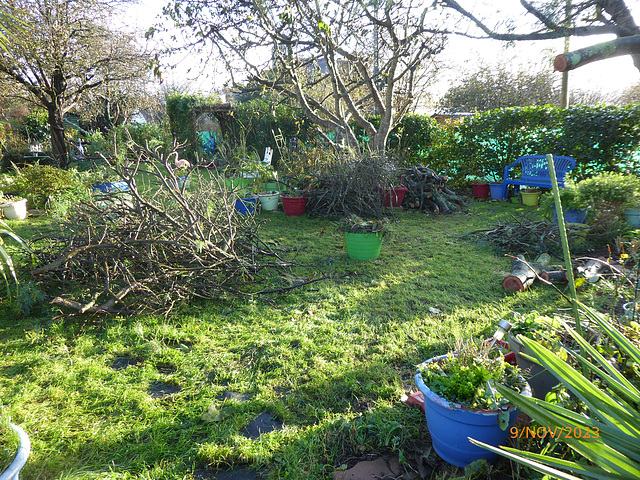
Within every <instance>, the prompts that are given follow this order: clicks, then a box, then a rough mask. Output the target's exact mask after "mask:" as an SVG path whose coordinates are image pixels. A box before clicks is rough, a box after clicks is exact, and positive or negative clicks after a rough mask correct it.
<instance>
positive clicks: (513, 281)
mask: <svg viewBox="0 0 640 480" xmlns="http://www.w3.org/2000/svg"><path fill="white" fill-rule="evenodd" d="M532 269H533V270H532ZM542 271H543V268H542V266H541V265H539V264H536V263H529V264H528V265H527V263H526V262H525V259H524V257H523V256H522V255H518V256H517V257H516V258H514V259H513V260H511V274H510V275H509V276H508V277H506V278H505V279H504V280H503V281H502V287H503V288H504V289H505V290H509V291H511V292H524V291H525V290H526V289H527V288H529V287H530V286H531V284H532V283H533V281H534V280H535V279H536V274H538V275H540V274H541V273H542Z"/></svg>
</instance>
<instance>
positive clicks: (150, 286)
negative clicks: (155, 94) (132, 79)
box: [32, 148, 297, 315]
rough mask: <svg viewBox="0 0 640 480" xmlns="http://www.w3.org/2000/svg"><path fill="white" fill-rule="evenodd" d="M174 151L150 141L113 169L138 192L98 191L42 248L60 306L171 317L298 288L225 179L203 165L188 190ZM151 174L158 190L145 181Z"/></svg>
mask: <svg viewBox="0 0 640 480" xmlns="http://www.w3.org/2000/svg"><path fill="white" fill-rule="evenodd" d="M172 158H173V159H175V160H177V158H178V156H177V153H176V152H175V150H174V151H173V152H171V153H170V154H168V155H167V156H162V155H161V154H159V153H158V152H157V151H155V152H154V151H150V150H148V149H141V148H140V149H139V154H138V158H137V160H135V161H133V162H132V163H131V164H130V165H128V166H122V165H118V166H114V167H113V168H114V169H115V170H116V172H117V173H118V175H119V177H120V178H122V179H123V180H124V181H126V183H127V184H128V186H129V190H127V191H125V192H117V193H110V194H108V195H102V196H99V197H98V196H96V197H95V198H94V201H92V202H88V203H85V204H83V205H82V206H81V207H80V208H79V210H78V211H77V213H76V214H75V215H74V217H73V218H72V219H70V220H69V221H65V222H64V223H63V224H62V225H60V228H59V230H58V231H59V233H54V234H50V235H47V236H46V237H44V238H41V239H39V240H38V241H36V242H35V243H34V244H33V245H32V250H33V251H34V253H35V255H36V257H37V258H38V260H39V261H40V265H41V266H40V267H39V268H37V269H36V270H35V271H33V272H32V273H33V275H35V276H37V277H38V278H39V279H41V280H43V281H44V283H45V284H46V285H48V287H49V288H50V289H51V290H53V291H54V292H56V293H54V295H55V298H54V300H53V303H54V304H57V305H59V306H62V307H65V308H68V309H71V310H73V311H76V312H79V313H91V314H106V315H109V314H110V315H115V314H118V315H129V314H140V313H143V312H145V313H151V312H154V313H160V314H168V313H169V312H170V311H171V310H172V309H173V308H175V307H176V306H178V305H180V304H182V303H185V302H188V301H190V300H194V299H218V298H220V297H223V296H242V295H257V294H260V293H266V292H278V291H285V290H289V289H291V288H292V285H291V283H290V281H289V280H287V279H290V278H292V276H291V274H290V272H291V269H292V268H293V267H294V266H295V265H294V264H293V263H292V262H291V261H288V260H286V259H285V258H283V256H282V253H283V252H282V251H276V250H274V248H272V247H271V246H269V245H267V244H266V243H265V242H263V241H262V240H261V239H260V237H259V236H258V226H259V225H258V224H257V223H256V222H255V220H254V218H253V216H250V215H247V216H243V215H240V214H239V213H238V212H236V210H235V208H234V203H233V199H232V197H231V195H230V193H229V192H228V191H227V190H226V189H225V188H224V186H223V185H220V184H218V182H217V181H216V180H207V181H205V180H203V179H202V178H200V177H199V175H198V174H197V171H195V170H194V168H193V167H192V168H191V169H190V171H189V172H187V176H188V178H190V181H191V183H192V185H191V186H190V188H189V190H188V191H186V190H185V187H184V186H183V185H182V183H181V182H180V181H179V178H178V176H177V175H176V167H175V166H174V165H178V162H177V161H174V162H172V161H171V159H172ZM141 179H145V181H146V182H149V183H150V184H151V185H152V186H153V188H147V189H145V188H143V187H139V186H138V182H139V181H140V180H141ZM194 183H195V185H194ZM294 286H297V285H294Z"/></svg>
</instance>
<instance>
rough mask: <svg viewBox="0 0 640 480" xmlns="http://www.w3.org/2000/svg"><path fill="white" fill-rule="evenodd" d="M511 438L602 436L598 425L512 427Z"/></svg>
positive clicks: (582, 437)
mask: <svg viewBox="0 0 640 480" xmlns="http://www.w3.org/2000/svg"><path fill="white" fill-rule="evenodd" d="M509 433H510V438H541V439H542V438H547V437H548V438H555V439H558V440H560V439H567V438H579V439H584V440H590V439H591V440H593V439H596V438H600V429H599V428H598V427H554V428H549V427H511V428H510V429H509Z"/></svg>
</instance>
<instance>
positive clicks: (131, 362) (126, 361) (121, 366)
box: [111, 357, 138, 370]
mask: <svg viewBox="0 0 640 480" xmlns="http://www.w3.org/2000/svg"><path fill="white" fill-rule="evenodd" d="M137 364H138V360H137V359H135V358H131V357H118V358H116V359H115V360H114V361H113V363H112V364H111V368H113V369H114V370H125V369H127V368H129V367H135V366H136V365H137Z"/></svg>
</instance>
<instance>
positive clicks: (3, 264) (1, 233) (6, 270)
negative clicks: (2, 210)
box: [0, 220, 29, 298]
mask: <svg viewBox="0 0 640 480" xmlns="http://www.w3.org/2000/svg"><path fill="white" fill-rule="evenodd" d="M3 238H11V239H12V240H13V241H14V242H15V243H17V244H18V245H19V246H21V247H22V248H24V249H26V250H29V247H27V244H26V243H25V242H24V240H23V239H22V238H21V237H20V236H18V235H16V234H15V233H14V232H13V230H12V229H11V228H10V227H9V225H7V224H6V223H5V222H3V221H2V220H0V274H2V278H3V279H4V283H5V287H6V291H7V296H8V297H9V298H11V297H12V296H14V295H13V291H12V280H13V283H15V285H18V275H17V273H16V269H15V267H14V264H13V257H12V256H11V254H10V252H9V250H7V248H6V245H5V242H4V239H3Z"/></svg>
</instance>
